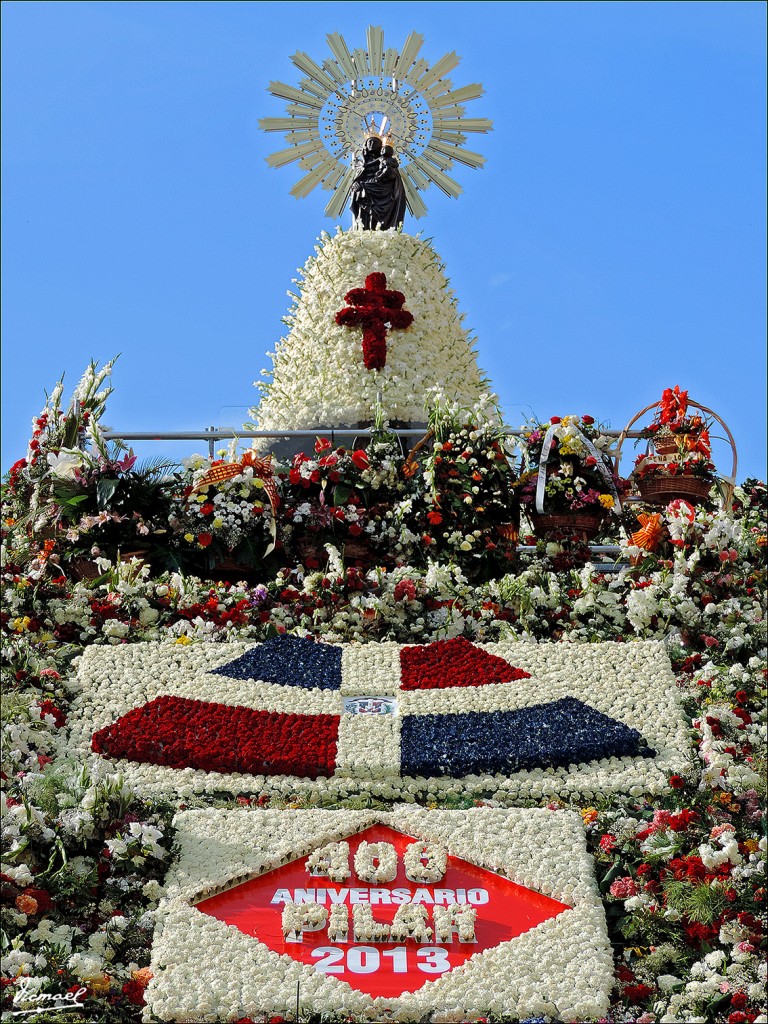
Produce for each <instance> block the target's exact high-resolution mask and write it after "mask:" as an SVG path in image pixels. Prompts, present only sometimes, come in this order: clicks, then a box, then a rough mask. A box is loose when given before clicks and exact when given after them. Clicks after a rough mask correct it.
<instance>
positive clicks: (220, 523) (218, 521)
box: [211, 516, 224, 530]
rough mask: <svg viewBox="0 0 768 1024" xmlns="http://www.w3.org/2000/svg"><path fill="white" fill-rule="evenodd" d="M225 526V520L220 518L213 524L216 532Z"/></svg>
mask: <svg viewBox="0 0 768 1024" xmlns="http://www.w3.org/2000/svg"><path fill="white" fill-rule="evenodd" d="M223 525H224V520H223V519H219V517H218V516H216V518H215V519H214V520H213V522H212V523H211V526H212V527H213V528H214V530H218V529H219V527H221V526H223Z"/></svg>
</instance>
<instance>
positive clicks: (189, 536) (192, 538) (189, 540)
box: [184, 533, 195, 544]
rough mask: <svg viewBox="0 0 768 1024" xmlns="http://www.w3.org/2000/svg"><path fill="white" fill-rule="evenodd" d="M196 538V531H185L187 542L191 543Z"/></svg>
mask: <svg viewBox="0 0 768 1024" xmlns="http://www.w3.org/2000/svg"><path fill="white" fill-rule="evenodd" d="M194 539H195V535H194V533H185V534H184V540H185V541H186V542H187V544H191V543H192V541H193V540H194Z"/></svg>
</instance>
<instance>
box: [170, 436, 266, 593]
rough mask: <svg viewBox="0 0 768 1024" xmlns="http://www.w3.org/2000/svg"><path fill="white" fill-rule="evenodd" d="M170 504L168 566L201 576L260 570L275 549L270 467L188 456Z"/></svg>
mask: <svg viewBox="0 0 768 1024" xmlns="http://www.w3.org/2000/svg"><path fill="white" fill-rule="evenodd" d="M184 466H185V467H186V469H187V473H188V476H187V478H186V480H185V482H184V486H183V487H182V489H181V490H180V491H178V492H177V493H176V494H175V495H174V497H173V501H172V507H171V511H170V516H169V524H170V527H171V530H172V538H171V546H170V552H171V561H172V562H173V564H174V565H175V566H176V567H179V566H181V567H184V568H186V569H187V570H188V571H195V572H198V573H199V574H201V575H207V574H208V573H209V572H210V570H212V569H214V568H215V567H217V566H222V565H224V564H230V565H233V566H241V567H242V568H243V570H244V571H246V570H247V569H248V567H251V568H253V567H256V566H258V565H260V564H261V563H262V562H263V560H264V558H265V557H266V556H267V555H269V554H270V553H271V552H272V550H273V549H274V547H275V536H276V527H275V517H274V513H275V510H276V507H277V505H278V503H279V499H278V497H277V491H276V486H275V481H274V480H273V478H272V470H271V466H270V465H269V463H268V462H267V460H262V459H258V458H257V457H252V455H251V453H249V452H246V454H245V456H244V457H243V458H242V459H241V460H239V461H238V460H234V461H230V462H225V461H224V460H223V459H217V460H211V459H208V458H206V457H205V456H203V455H193V456H191V457H190V458H188V459H185V460H184Z"/></svg>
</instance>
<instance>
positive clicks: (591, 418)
mask: <svg viewBox="0 0 768 1024" xmlns="http://www.w3.org/2000/svg"><path fill="white" fill-rule="evenodd" d="M581 422H582V423H586V424H587V426H589V425H590V423H594V422H595V417H594V416H582V417H581Z"/></svg>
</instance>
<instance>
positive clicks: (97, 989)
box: [88, 974, 112, 996]
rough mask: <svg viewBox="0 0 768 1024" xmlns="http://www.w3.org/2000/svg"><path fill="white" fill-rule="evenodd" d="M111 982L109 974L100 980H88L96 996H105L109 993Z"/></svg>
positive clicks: (102, 976) (103, 975)
mask: <svg viewBox="0 0 768 1024" xmlns="http://www.w3.org/2000/svg"><path fill="white" fill-rule="evenodd" d="M111 980H112V979H111V978H110V977H109V975H108V974H102V975H101V977H99V978H90V979H88V984H89V985H90V987H91V991H92V992H93V994H94V995H95V996H105V995H106V994H107V992H109V986H110V983H111Z"/></svg>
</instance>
